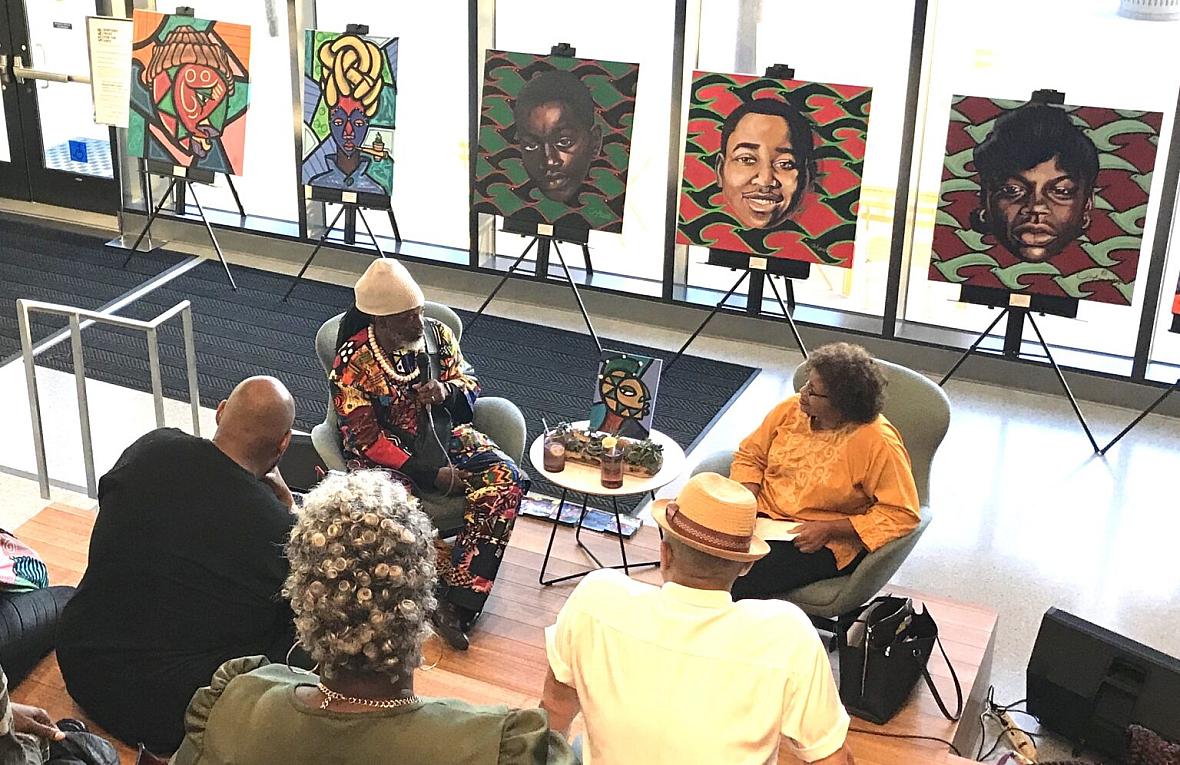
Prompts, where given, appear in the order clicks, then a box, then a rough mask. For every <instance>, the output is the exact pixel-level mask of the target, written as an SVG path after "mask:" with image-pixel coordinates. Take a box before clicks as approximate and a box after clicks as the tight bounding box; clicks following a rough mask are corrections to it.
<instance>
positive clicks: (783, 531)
mask: <svg viewBox="0 0 1180 765" xmlns="http://www.w3.org/2000/svg"><path fill="white" fill-rule="evenodd" d="M798 528H799V524H798V523H797V522H795V521H776V520H774V519H772V518H759V519H757V520H756V521H755V522H754V533H755V534H757V535H758V536H759V537H761V538H762V539H764V540H766V541H767V542H790V541H791V540H792V539H794V538H795V537H797V536H799V533H798V532H797V531H796V530H797V529H798Z"/></svg>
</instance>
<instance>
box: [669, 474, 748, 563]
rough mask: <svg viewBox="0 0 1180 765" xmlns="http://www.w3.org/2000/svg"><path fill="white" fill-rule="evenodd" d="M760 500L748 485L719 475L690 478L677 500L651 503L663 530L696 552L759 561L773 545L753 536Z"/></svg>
mask: <svg viewBox="0 0 1180 765" xmlns="http://www.w3.org/2000/svg"><path fill="white" fill-rule="evenodd" d="M757 514H758V500H756V499H754V495H753V494H751V493H750V490H749V489H747V488H746V487H745V486H742V485H741V484H740V483H738V482H737V481H731V480H729V479H728V478H726V477H725V476H722V475H718V474H717V473H698V474H696V475H694V476H693V477H692V478H690V479H688V483H686V484H685V485H684V488H683V489H681V490H680V494H678V495H677V496H676V499H660V500H656V501H655V502H653V503H652V508H651V515H652V517H653V518H655V521H656V523H658V524H660V528H662V529H663V530H664V531H666V532H667V533H668V534H670V535H671V536H673V537H675V538H676V539H677V540H679V541H681V542H683V543H684V544H686V545H688V546H689V547H692V548H694V549H697V550H700V551H701V552H706V553H708V554H710V555H715V556H717V557H718V558H725V559H726V560H737V561H751V560H758V559H759V558H761V557H762V556H763V555H766V553H768V552H770V545H768V544H766V542H764V541H763V540H761V539H759V538H758V537H757V536H755V535H754V518H755V516H757Z"/></svg>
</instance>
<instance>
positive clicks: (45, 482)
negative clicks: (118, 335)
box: [16, 298, 201, 499]
mask: <svg viewBox="0 0 1180 765" xmlns="http://www.w3.org/2000/svg"><path fill="white" fill-rule="evenodd" d="M16 311H17V318H18V320H19V322H20V345H21V355H22V356H23V357H24V362H25V386H26V387H27V388H28V392H29V417H30V419H31V421H32V426H33V449H34V451H35V452H36V457H37V481H38V483H39V484H40V486H41V497H42V499H49V468H48V467H47V462H46V458H45V434H44V432H43V431H42V428H41V399H40V396H39V394H38V391H37V372H36V367H35V357H36V355H37V354H39V353H42V352H44V351H46V350H48V349H49V348H51V347H53V345H55V344H56V343H49V344H46V343H43V344H42V346H41V348H40V349H39V350H34V348H33V333H32V328H31V326H30V323H29V315H30V314H31V313H33V312H40V313H47V314H55V315H58V316H68V317H69V319H70V345H71V349H72V351H73V358H74V381H75V384H76V385H77V391H78V421H79V424H80V426H81V428H82V457H83V460H84V462H85V464H86V493H87V495H89V496H90V497H91V498H96V497H97V496H98V480H97V478H96V477H95V474H94V442H93V440H92V438H91V433H90V404H89V400H88V399H87V396H86V365H85V361H84V360H83V358H82V330H83V328H85V327H89V326H90V325H92V324H96V323H97V324H110V325H113V326H116V327H124V328H127V329H138V330H141V331H143V332H144V334H145V335H146V336H147V349H148V370H149V371H150V373H151V376H152V398H153V400H154V402H155V407H156V427H159V428H162V427H164V424H165V423H164V384H163V380H162V379H161V376H160V335H159V327H160V325H162V324H163V323H164V322H166V321H168V320H169V319H172V318H174V317H175V316H177V315H179V316H180V322H181V327H182V329H183V332H184V357H185V362H186V363H185V365H186V367H187V372H188V395H189V404H190V406H191V407H192V412H193V435H196V436H199V435H201V421H200V417H201V397H200V394H199V393H198V392H197V352H196V348H195V347H194V345H193V311H192V304H191V303H189V301H187V300H182V301H181V302H179V303H177V304H176V305H174V306H172V307H171V308H169V309H168V310H167V311H164V312H163V313H162V314H160V315H159V316H157V317H156V318H154V319H152V320H150V321H140V320H138V319H128V318H125V317H123V316H115V315H114V314H109V313H102V312H99V311H87V310H85V309H82V308H73V307H71V306H66V305H57V304H56V303H42V302H40V301H37V300H25V299H23V298H22V299H20V300H17V301H16ZM83 319H85V320H86V321H85V322H83V321H82V320H83Z"/></svg>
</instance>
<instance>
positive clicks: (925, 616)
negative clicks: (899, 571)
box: [836, 595, 963, 725]
mask: <svg viewBox="0 0 1180 765" xmlns="http://www.w3.org/2000/svg"><path fill="white" fill-rule="evenodd" d="M836 636H837V638H838V640H839V647H840V700H841V701H843V702H844V707H845V708H846V709H847V710H848V711H849V713H851V714H854V715H856V716H857V717H860V718H862V719H865V720H868V721H869V722H873V723H876V724H878V725H883V724H884V723H886V722H888V721H889V720H890V718H892V717H893V716H894V715H895V714H897V710H899V709H900V708H901V706H902V705H903V704H904V703H905V702H906V699H908V698H909V696H910V693H911V692H912V691H913V689H914V686H915V685H916V684H917V682H918V678H919V677H925V678H926V684H927V685H928V686H929V687H930V692H931V693H932V694H933V695H934V701H935V702H936V703H937V704H938V708H939V709H940V710H941V711H942V714H943V715H944V716H945V717H946V718H947V719H948V720H952V721H953V720H958V719H959V717H960V715H962V713H963V689H962V686H960V685H959V676H958V675H957V674H956V673H955V668H954V666H953V665H952V664H951V661H950V659H949V658H947V655H946V651H945V650H944V649H943V647H942V641H940V640H939V639H938V625H937V624H936V623H935V621H934V617H932V616H930V614H929V613H928V612H927V611H926V608H925V607H924V606H923V608H922V611H921V612H917V611H915V610H914V604H913V602H911V601H910V599H909V598H898V597H894V596H892V595H882V596H880V597H877V598H874V599H873V600H872V601H871V602H869V603H868V604H867V605H864V606H862V607H860V608H859V609H857V610H856V611H853V612H852V613H850V614H847V615H846V616H843V617H841V618H840V619H839V620H838V621H837V625H836ZM936 644H937V645H938V650H939V651H940V652H941V653H942V658H943V659H944V660H946V665H947V667H949V668H950V672H951V679H953V680H954V682H955V696H956V697H957V698H956V702H955V703H956V707H955V712H954V714H951V713H950V711H949V710H948V709H947V707H946V705H945V704H944V703H943V701H942V697H941V696H940V695H939V693H938V688H936V687H935V685H934V681H933V680H932V679H931V677H930V672H929V671H927V669H926V664H927V662H929V660H930V654H931V653H933V651H934V646H935V645H936Z"/></svg>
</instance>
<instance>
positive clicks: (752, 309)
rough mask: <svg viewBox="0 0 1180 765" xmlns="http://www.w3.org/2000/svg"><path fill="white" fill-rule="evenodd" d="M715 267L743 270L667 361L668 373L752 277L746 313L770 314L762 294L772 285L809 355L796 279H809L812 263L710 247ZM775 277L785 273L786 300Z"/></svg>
mask: <svg viewBox="0 0 1180 765" xmlns="http://www.w3.org/2000/svg"><path fill="white" fill-rule="evenodd" d="M706 262H707V263H708V264H709V265H711V266H724V267H728V268H730V269H731V270H735V271H741V274H740V275H739V276H738V280H737V281H736V282H734V285H733V286H732V287H730V288H729V291H728V292H726V293H725V295H723V296H722V298H721V299H720V300H719V301H717V304H716V305H714V306H713V308H712V310H710V311H709V315H708V316H706V317H705V320H704V321H702V322H701V323H700V326H698V327H697V328H696V329H695V330H693V333H692V334H691V335H689V336H688V339H687V340H685V341H684V344H683V345H681V346H680V350H678V351H676V353H675V354H673V356H672V358H670V359H668V361H667V363H666V364H664V373H665V374H666V373H667V372H668V370H669V369H670V368H671V367H672V365H673V364H675V363H676V362H677V361H679V360H680V357H681V356H683V355H684V352H685V351H686V350H688V346H690V345H692V341H693V340H696V339H697V336H699V335H700V334H701V332H703V331H704V330H705V327H706V326H708V324H709V322H710V321H712V320H713V317H714V316H716V315H717V314H718V312H720V311H722V310H725V309H732V308H733V307H731V306H727V305H726V303H727V302H728V301H729V298H730V297H731V296H732V295H733V293H735V292H737V290H738V288H739V287H741V286H742V283H743V282H744V281H746V279H749V280H750V289H749V290H748V291H747V292H746V307H745V312H746V313H748V314H750V315H752V316H770V315H772V314H766V313H764V312H763V311H762V295H763V289H764V285H766V284H769V285H770V289H771V292H773V293H774V297H775V300H777V301H778V305H779V308H781V309H782V312H783V315H782V318H784V319H786V321H787V326H788V327H789V328H790V330H791V335H792V336H793V337H794V338H795V345H797V346H798V347H799V352H800V353H802V354H803V358H807V347H806V346H805V345H804V344H803V338H802V336H800V334H799V328H798V327H797V326H795V319H794V317H793V316H792V314H793V313H794V310H795V285H794V283H793V281H792V280H794V279H806V278H807V277H808V276H810V274H811V264H810V263H805V262H803V261H800V260H787V259H785V258H763V257H758V256H751V255H749V254H748V253H744V252H734V251H732V250H718V249H710V250H709V259H708V261H706ZM774 276H781V277H783V280H784V282H785V286H784V291H785V292H786V294H787V299H786V300H785V301H784V300H783V296H782V293H780V292H779V290H778V286H777V285H775V283H774V279H773V278H772V277H774Z"/></svg>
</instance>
